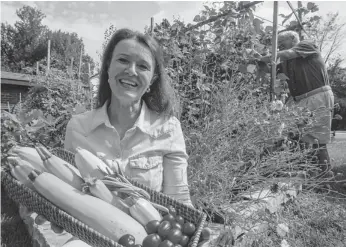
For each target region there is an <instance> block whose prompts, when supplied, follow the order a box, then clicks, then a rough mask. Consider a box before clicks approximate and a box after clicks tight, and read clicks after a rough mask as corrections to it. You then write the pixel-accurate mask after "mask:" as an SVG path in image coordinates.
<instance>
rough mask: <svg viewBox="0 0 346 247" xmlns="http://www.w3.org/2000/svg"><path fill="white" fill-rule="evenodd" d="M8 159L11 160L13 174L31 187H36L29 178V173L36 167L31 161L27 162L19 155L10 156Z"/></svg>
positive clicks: (10, 165)
mask: <svg viewBox="0 0 346 247" xmlns="http://www.w3.org/2000/svg"><path fill="white" fill-rule="evenodd" d="M7 161H8V162H9V164H8V165H9V167H10V173H11V175H12V176H13V177H15V178H16V179H17V180H18V181H19V182H21V183H22V184H24V185H26V186H28V187H29V188H30V189H34V186H33V185H32V183H31V181H30V179H29V178H28V175H29V173H30V172H32V171H33V170H34V167H33V166H32V165H30V163H29V162H26V161H25V160H22V159H20V158H19V157H8V158H7Z"/></svg>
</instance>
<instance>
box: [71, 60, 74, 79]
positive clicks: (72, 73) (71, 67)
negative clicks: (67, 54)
mask: <svg viewBox="0 0 346 247" xmlns="http://www.w3.org/2000/svg"><path fill="white" fill-rule="evenodd" d="M73 59H74V58H73V57H71V67H70V71H71V74H70V76H71V78H73Z"/></svg>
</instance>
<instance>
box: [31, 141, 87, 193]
mask: <svg viewBox="0 0 346 247" xmlns="http://www.w3.org/2000/svg"><path fill="white" fill-rule="evenodd" d="M35 148H36V150H37V153H38V154H39V155H40V157H41V159H42V161H43V165H44V166H45V168H46V170H47V171H48V172H50V173H52V174H54V175H55V176H57V177H58V178H60V179H61V180H63V181H65V182H66V183H68V184H70V185H71V186H73V187H74V188H76V189H78V190H81V189H82V184H83V183H84V181H83V179H82V178H81V177H80V173H79V172H78V170H77V169H76V168H73V166H72V165H71V164H68V163H67V162H66V161H64V160H63V159H60V158H59V157H57V156H55V155H53V154H52V153H51V152H49V151H48V150H47V149H46V148H45V147H44V146H42V145H39V146H37V147H35ZM76 170H77V171H76Z"/></svg>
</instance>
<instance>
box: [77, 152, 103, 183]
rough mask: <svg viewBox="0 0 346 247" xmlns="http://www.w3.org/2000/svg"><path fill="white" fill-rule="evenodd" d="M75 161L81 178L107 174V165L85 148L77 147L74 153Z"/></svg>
mask: <svg viewBox="0 0 346 247" xmlns="http://www.w3.org/2000/svg"><path fill="white" fill-rule="evenodd" d="M75 163H76V166H77V167H78V170H79V171H80V173H81V175H82V177H83V178H85V177H94V178H99V179H101V178H103V177H104V176H105V175H107V174H109V172H108V170H107V168H108V169H109V167H107V165H106V164H105V163H104V162H103V161H102V160H101V159H100V158H98V157H97V156H96V155H94V154H92V153H91V152H89V151H88V150H86V149H82V148H79V147H78V148H77V149H76V154H75Z"/></svg>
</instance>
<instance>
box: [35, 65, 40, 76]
mask: <svg viewBox="0 0 346 247" xmlns="http://www.w3.org/2000/svg"><path fill="white" fill-rule="evenodd" d="M39 73H40V65H39V62H36V75H38V74H39Z"/></svg>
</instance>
